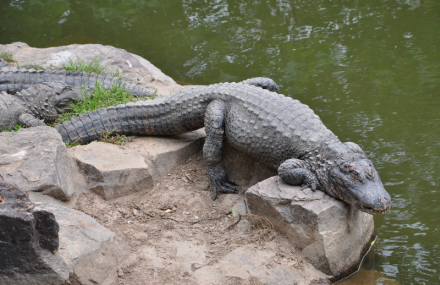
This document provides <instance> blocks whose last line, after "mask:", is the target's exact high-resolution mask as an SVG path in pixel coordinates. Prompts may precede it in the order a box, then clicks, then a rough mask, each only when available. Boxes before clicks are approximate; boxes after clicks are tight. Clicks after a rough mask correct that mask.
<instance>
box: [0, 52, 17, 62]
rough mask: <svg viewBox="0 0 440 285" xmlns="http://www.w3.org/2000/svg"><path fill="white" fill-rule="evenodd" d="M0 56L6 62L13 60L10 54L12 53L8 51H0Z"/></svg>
mask: <svg viewBox="0 0 440 285" xmlns="http://www.w3.org/2000/svg"><path fill="white" fill-rule="evenodd" d="M0 58H1V59H3V60H5V61H7V62H15V60H14V57H13V56H12V53H11V52H9V51H4V52H1V53H0Z"/></svg>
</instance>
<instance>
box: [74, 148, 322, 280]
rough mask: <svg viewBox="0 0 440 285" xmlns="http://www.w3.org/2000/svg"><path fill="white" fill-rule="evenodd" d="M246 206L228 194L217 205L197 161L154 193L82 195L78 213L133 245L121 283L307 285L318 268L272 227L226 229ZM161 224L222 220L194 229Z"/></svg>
mask: <svg viewBox="0 0 440 285" xmlns="http://www.w3.org/2000/svg"><path fill="white" fill-rule="evenodd" d="M243 199H244V198H243V195H242V194H241V195H232V194H227V195H225V194H223V195H221V196H220V197H219V198H218V199H217V200H216V201H213V200H212V199H211V191H210V189H209V182H208V177H207V175H206V170H205V167H204V165H203V160H202V156H201V154H198V155H196V156H194V157H192V158H191V159H189V160H188V161H187V162H186V163H185V164H183V165H181V166H180V167H178V168H176V169H175V170H173V171H172V172H171V173H169V174H168V175H165V176H163V177H162V179H161V180H160V181H158V182H156V183H155V185H154V188H153V189H152V190H150V191H149V192H144V193H141V194H138V195H137V196H133V197H128V198H123V199H118V200H116V201H110V202H109V201H105V200H103V199H102V198H101V197H99V196H98V195H94V194H91V193H83V194H81V195H80V196H79V197H78V199H77V201H76V205H75V208H76V209H77V210H80V211H83V212H84V213H86V214H89V215H91V216H93V217H94V218H96V219H97V220H98V221H99V222H100V223H101V224H102V225H104V226H105V227H107V228H108V229H110V230H111V231H114V232H115V233H117V234H118V235H119V236H120V237H122V238H123V239H124V240H125V241H126V242H127V243H128V244H129V245H130V247H131V255H130V257H129V258H128V260H126V261H125V262H124V264H123V265H122V266H121V268H120V269H119V270H118V275H119V278H118V280H117V282H118V284H127V285H137V284H263V283H267V282H270V281H268V280H277V278H278V279H279V278H280V277H281V275H282V274H280V273H279V272H281V271H282V272H284V273H283V274H287V275H286V276H285V277H283V279H286V278H287V279H291V280H285V281H286V282H282V283H283V284H309V283H310V282H309V281H310V279H314V278H315V277H316V272H315V269H314V268H310V265H309V264H308V263H307V262H304V260H305V257H304V256H302V255H301V254H300V253H298V252H297V251H295V249H294V247H293V246H292V245H291V244H290V243H289V242H288V241H287V239H285V238H283V237H282V236H280V235H278V234H277V233H275V232H274V231H272V230H271V229H270V228H267V227H266V228H263V227H261V226H260V227H253V226H252V225H251V223H250V222H249V220H248V217H246V216H244V217H243V218H242V219H241V221H240V222H239V223H238V224H237V225H236V226H234V227H232V228H230V229H228V226H229V225H231V224H233V223H234V222H235V221H237V219H238V215H236V216H235V217H234V216H233V215H232V212H231V209H232V207H233V206H234V205H235V204H237V203H238V204H237V205H236V206H235V208H237V211H239V208H240V206H241V209H242V210H241V211H242V212H243V211H244V207H243V206H244V204H243V203H244V202H243ZM134 203H136V204H137V205H139V206H140V207H141V208H142V209H144V210H145V211H146V212H147V213H148V214H150V215H154V216H155V218H152V217H149V216H147V215H145V214H144V213H143V212H142V211H141V210H138V209H136V206H135V205H134ZM235 208H234V209H235ZM159 217H162V218H173V219H176V220H180V221H196V220H200V219H209V218H218V217H220V218H218V219H216V220H208V221H201V222H198V223H195V224H192V223H188V222H175V221H172V220H168V219H161V218H159ZM262 268H263V269H264V270H263V269H262ZM280 270H281V271H280ZM283 270H284V271H283ZM277 272H278V273H277ZM312 273H313V274H312ZM266 275H267V276H266ZM272 275H274V276H272ZM277 275H278V276H277ZM308 275H310V276H308ZM311 275H314V276H315V277H312V276H311ZM271 278H272V279H271ZM292 279H295V280H292ZM265 280H266V281H265ZM307 280H309V281H307ZM260 281H261V282H263V283H261V282H260ZM274 282H277V281H274ZM273 284H281V283H273ZM316 284H327V283H325V282H324V281H323V282H322V283H320V282H318V283H316Z"/></svg>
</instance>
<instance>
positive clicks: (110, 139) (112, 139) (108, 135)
mask: <svg viewBox="0 0 440 285" xmlns="http://www.w3.org/2000/svg"><path fill="white" fill-rule="evenodd" d="M134 138H135V136H126V135H118V134H115V133H114V130H113V131H112V132H108V131H104V132H103V133H101V134H100V135H99V136H98V141H100V142H106V143H112V144H117V145H124V144H125V143H127V142H131V141H132V140H133V139H134Z"/></svg>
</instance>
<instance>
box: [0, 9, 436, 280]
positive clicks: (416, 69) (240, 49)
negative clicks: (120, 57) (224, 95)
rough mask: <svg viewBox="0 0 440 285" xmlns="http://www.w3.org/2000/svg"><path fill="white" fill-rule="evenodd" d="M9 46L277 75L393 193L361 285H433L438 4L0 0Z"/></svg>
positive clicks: (197, 72) (182, 70)
mask: <svg viewBox="0 0 440 285" xmlns="http://www.w3.org/2000/svg"><path fill="white" fill-rule="evenodd" d="M13 41H23V42H26V43H28V44H29V45H30V46H34V47H49V46H58V45H66V44H73V43H80V44H85V43H101V44H108V45H113V46H116V47H120V48H124V49H126V50H128V51H130V52H133V53H136V54H139V55H141V56H143V57H145V58H147V59H148V60H150V61H151V62H152V63H153V64H155V65H156V66H157V67H159V68H160V69H161V70H162V71H163V72H164V73H166V74H167V75H169V76H171V77H172V78H174V79H175V80H176V81H179V82H187V83H191V84H209V83H215V82H221V81H237V80H243V79H246V78H249V77H254V76H269V77H271V78H273V79H274V80H276V81H277V82H278V83H279V84H280V86H281V90H282V93H283V94H286V95H289V96H292V97H294V98H298V99H299V100H301V101H302V102H303V103H306V104H308V105H310V107H311V108H312V109H314V110H315V112H316V113H317V114H318V115H319V116H320V117H321V118H322V120H323V121H324V123H325V124H326V125H327V126H328V127H329V128H330V129H331V130H332V131H333V132H334V133H335V134H336V135H338V136H339V138H340V139H341V140H343V141H354V142H356V143H358V144H360V145H361V146H362V147H363V149H364V150H365V152H366V153H367V154H368V155H369V157H370V158H371V159H372V160H373V162H374V164H375V166H376V168H377V169H378V171H379V173H380V175H381V178H382V181H383V183H384V185H385V187H386V189H387V190H388V191H389V192H390V194H391V196H392V201H393V206H392V209H391V211H390V213H389V214H387V215H385V216H380V217H375V224H376V229H377V233H378V235H379V237H380V241H379V243H378V245H377V247H376V248H375V251H374V252H375V253H374V262H373V263H372V264H374V266H373V267H374V268H369V269H368V270H370V271H368V272H372V271H371V270H373V269H374V270H375V271H376V273H375V274H373V275H374V276H381V277H380V278H379V277H377V278H376V277H374V276H373V275H370V276H373V277H368V278H369V279H368V278H367V279H368V280H364V281H365V282H369V283H365V284H374V282H376V283H377V284H388V283H384V282H382V281H381V280H383V278H389V279H395V280H397V282H399V283H400V284H438V283H439V281H438V280H439V277H440V259H439V256H440V247H439V240H440V234H439V233H440V226H439V224H440V207H439V205H440V191H439V185H440V178H439V169H440V115H439V109H440V50H439V49H440V3H439V1H420V0H406V1H403V0H401V1H385V0H383V1H377V0H371V1H285V0H276V1H275V0H272V1H270V0H267V1H243V0H238V1H226V0H205V1H195V0H181V1H171V0H155V1H143V0H117V1H116V0H115V1H110V0H101V1H92V0H89V1H84V0H76V1H75V0H70V1H68V0H58V1H56V0H52V1H49V0H46V1H44V0H28V1H23V0H1V1H0V43H1V44H6V43H10V42H13ZM384 276H386V277H384ZM369 280H370V281H369ZM374 280H376V281H374ZM389 284H391V283H389ZM393 284H394V283H393Z"/></svg>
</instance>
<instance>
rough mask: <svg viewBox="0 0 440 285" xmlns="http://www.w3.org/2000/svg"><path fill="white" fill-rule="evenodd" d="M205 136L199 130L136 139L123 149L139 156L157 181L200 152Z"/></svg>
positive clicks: (201, 130) (203, 132)
mask: <svg viewBox="0 0 440 285" xmlns="http://www.w3.org/2000/svg"><path fill="white" fill-rule="evenodd" d="M205 136H206V135H205V131H204V130H203V129H200V130H197V131H194V132H190V133H186V134H181V135H176V136H168V137H138V138H136V139H135V140H133V141H131V142H128V143H126V144H125V145H124V147H125V148H127V149H129V150H131V151H134V152H137V153H139V154H141V155H142V156H143V157H144V158H145V161H146V163H147V164H148V165H149V166H150V169H151V172H152V175H153V178H154V180H157V179H158V178H159V177H160V176H163V175H165V174H167V173H169V172H170V171H171V170H173V169H174V168H176V167H177V166H179V165H181V164H182V163H183V162H185V161H186V160H187V159H188V158H190V157H191V156H193V155H195V154H197V153H198V152H199V151H201V150H202V148H203V143H204V141H205Z"/></svg>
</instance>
